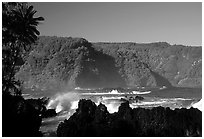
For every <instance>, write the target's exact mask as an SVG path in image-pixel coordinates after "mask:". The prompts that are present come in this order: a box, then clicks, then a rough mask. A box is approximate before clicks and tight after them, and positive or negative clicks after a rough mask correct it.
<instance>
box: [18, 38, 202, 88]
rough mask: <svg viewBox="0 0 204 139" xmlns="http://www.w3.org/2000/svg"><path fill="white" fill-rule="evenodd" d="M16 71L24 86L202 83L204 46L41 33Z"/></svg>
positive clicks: (120, 85)
mask: <svg viewBox="0 0 204 139" xmlns="http://www.w3.org/2000/svg"><path fill="white" fill-rule="evenodd" d="M32 48H33V49H32V51H31V52H30V54H29V56H28V58H27V60H26V61H25V63H24V65H23V66H21V69H20V71H19V72H18V73H17V74H16V78H17V79H20V80H23V81H24V85H25V86H26V87H37V88H41V89H43V88H46V89H47V88H50V87H51V88H64V87H66V88H67V87H68V88H74V87H82V88H98V87H135V86H150V87H153V86H160V87H162V86H164V85H165V86H171V85H173V86H185V87H201V85H202V83H201V81H202V50H201V47H187V46H181V45H173V46H171V45H169V44H168V43H163V42H160V43H149V44H137V43H90V42H88V41H86V40H85V39H82V38H62V37H40V38H39V40H38V42H36V44H35V45H33V46H32Z"/></svg>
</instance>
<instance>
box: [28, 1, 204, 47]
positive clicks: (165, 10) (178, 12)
mask: <svg viewBox="0 0 204 139" xmlns="http://www.w3.org/2000/svg"><path fill="white" fill-rule="evenodd" d="M31 4H32V5H33V6H34V8H35V9H36V10H37V11H38V12H37V15H40V16H43V17H44V18H45V21H44V22H43V24H41V25H39V27H38V29H39V31H40V32H41V35H46V36H54V35H55V36H67V37H69V36H71V37H83V38H85V39H87V40H88V41H90V42H137V43H146V42H158V41H165V42H168V43H170V44H184V45H196V46H198V45H200V46H201V44H202V3H201V2H200V3H139V2H135V3H68V2H66V3H31Z"/></svg>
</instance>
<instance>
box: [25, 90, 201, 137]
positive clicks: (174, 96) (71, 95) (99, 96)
mask: <svg viewBox="0 0 204 139" xmlns="http://www.w3.org/2000/svg"><path fill="white" fill-rule="evenodd" d="M27 92H28V91H27ZM136 96H139V97H142V98H144V99H143V100H140V101H136V100H135V99H134V98H135V97H136ZM24 97H25V98H38V97H49V98H50V102H49V103H48V105H47V108H48V109H55V110H56V112H57V113H58V116H56V117H51V118H45V119H43V121H42V126H41V131H42V132H43V133H44V135H45V136H49V135H48V133H52V132H54V131H56V129H57V126H58V124H59V123H60V122H61V121H63V120H65V119H68V118H69V117H70V116H71V115H72V114H73V113H74V112H75V110H76V109H77V108H78V102H79V100H80V99H91V100H92V101H93V102H95V104H96V105H99V104H100V103H102V104H104V105H106V107H107V110H108V111H109V113H114V112H117V111H118V108H119V106H120V104H121V103H123V102H124V100H129V104H130V107H131V108H137V107H142V108H152V107H158V106H162V107H169V108H171V109H176V108H190V107H195V108H198V109H200V110H202V107H201V106H202V100H201V99H202V89H201V88H178V87H174V88H139V89H138V88H137V89H122V90H121V89H81V88H76V89H75V90H73V91H63V92H55V93H54V92H50V91H47V92H40V91H38V92H37V91H31V92H29V93H27V94H24Z"/></svg>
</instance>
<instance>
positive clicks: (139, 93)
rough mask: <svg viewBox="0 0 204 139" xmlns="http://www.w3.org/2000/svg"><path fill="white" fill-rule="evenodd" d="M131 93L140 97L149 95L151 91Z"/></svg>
mask: <svg viewBox="0 0 204 139" xmlns="http://www.w3.org/2000/svg"><path fill="white" fill-rule="evenodd" d="M132 93H133V94H136V95H142V94H149V93H151V91H146V92H139V91H132Z"/></svg>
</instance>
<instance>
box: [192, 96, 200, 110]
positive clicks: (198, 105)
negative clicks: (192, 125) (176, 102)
mask: <svg viewBox="0 0 204 139" xmlns="http://www.w3.org/2000/svg"><path fill="white" fill-rule="evenodd" d="M192 107H193V108H197V109H199V110H200V111H202V99H201V100H200V101H198V102H197V103H194V104H193V105H192Z"/></svg>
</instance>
